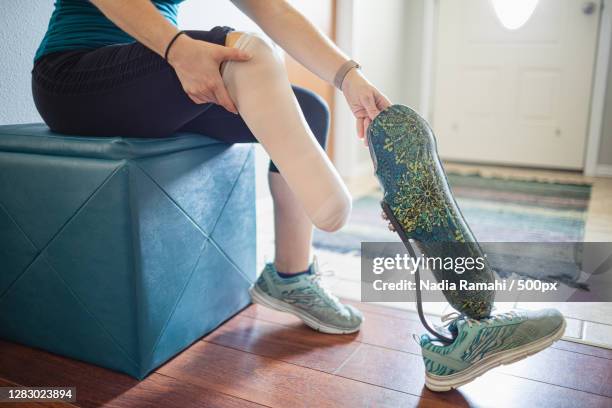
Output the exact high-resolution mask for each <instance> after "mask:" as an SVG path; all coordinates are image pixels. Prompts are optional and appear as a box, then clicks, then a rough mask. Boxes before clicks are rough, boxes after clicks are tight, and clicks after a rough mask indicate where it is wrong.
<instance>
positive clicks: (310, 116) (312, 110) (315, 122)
mask: <svg viewBox="0 0 612 408" xmlns="http://www.w3.org/2000/svg"><path fill="white" fill-rule="evenodd" d="M293 93H294V94H295V97H296V99H297V101H298V103H299V104H300V108H301V109H302V112H303V113H304V117H305V118H306V122H308V126H310V130H312V133H314V135H315V137H316V138H317V141H318V142H319V144H320V145H321V147H322V148H323V149H325V147H326V145H327V133H328V131H329V122H330V112H329V107H328V106H327V102H325V100H324V99H323V98H322V97H320V96H319V95H317V94H316V93H314V92H312V91H310V90H308V89H305V88H301V87H299V86H293Z"/></svg>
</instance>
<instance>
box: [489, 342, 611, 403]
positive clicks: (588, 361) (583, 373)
mask: <svg viewBox="0 0 612 408" xmlns="http://www.w3.org/2000/svg"><path fill="white" fill-rule="evenodd" d="M498 370H499V371H500V372H502V373H508V374H512V375H515V376H519V377H524V378H529V379H533V380H536V381H542V382H546V383H549V384H554V385H559V386H562V387H568V388H573V389H576V390H581V391H586V392H591V393H594V394H599V395H604V396H607V397H612V362H611V361H610V360H608V359H605V358H600V357H593V356H587V355H584V354H578V353H574V352H571V351H566V350H560V349H553V348H549V349H546V350H543V351H541V352H539V353H538V354H535V355H533V356H531V357H529V358H527V359H525V360H522V361H519V362H517V363H514V364H511V365H507V366H502V367H500V368H498Z"/></svg>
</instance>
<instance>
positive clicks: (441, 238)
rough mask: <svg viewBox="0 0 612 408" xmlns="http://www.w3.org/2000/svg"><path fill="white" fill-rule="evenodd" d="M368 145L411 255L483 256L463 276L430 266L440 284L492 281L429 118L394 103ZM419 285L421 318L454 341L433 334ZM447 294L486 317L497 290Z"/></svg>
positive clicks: (392, 218) (390, 214)
mask: <svg viewBox="0 0 612 408" xmlns="http://www.w3.org/2000/svg"><path fill="white" fill-rule="evenodd" d="M368 143H369V148H370V154H371V156H372V160H373V162H374V167H375V173H376V175H377V177H378V180H379V182H380V184H381V186H382V188H383V191H384V196H383V200H382V202H381V205H382V209H383V218H385V219H387V220H389V222H390V229H392V230H394V231H396V232H397V233H398V234H399V236H400V238H401V240H402V241H403V243H404V245H405V246H406V248H407V250H408V252H409V254H410V255H411V256H413V257H415V256H416V253H415V249H418V250H419V251H420V252H421V253H423V254H424V255H425V256H427V257H441V258H448V257H450V258H453V259H458V258H461V257H463V258H467V257H469V258H473V259H476V258H479V257H481V258H482V259H483V260H484V265H485V267H484V268H483V269H481V270H470V271H469V272H466V273H465V274H464V275H460V274H457V273H456V272H455V271H452V270H451V271H449V270H446V269H442V268H434V269H433V270H432V272H433V274H434V276H435V278H436V279H437V280H438V282H440V281H442V280H446V281H448V282H454V283H456V285H457V287H459V280H460V279H469V280H470V282H486V283H490V282H493V271H492V269H491V267H490V266H489V264H488V262H487V261H486V258H485V257H484V253H483V252H482V250H481V248H480V246H479V245H478V243H477V242H476V239H475V238H474V236H473V234H472V232H471V231H470V228H469V227H468V225H467V223H466V222H465V220H464V218H463V216H462V215H461V211H460V210H459V208H458V207H457V203H456V202H455V199H454V198H453V195H452V193H451V191H450V188H449V186H448V182H447V179H446V175H445V173H444V169H443V168H442V165H441V163H440V160H439V158H438V154H437V151H436V141H435V138H434V135H433V132H432V131H431V128H430V127H429V125H428V124H427V122H426V121H425V120H424V119H423V118H421V117H420V116H419V115H418V114H417V113H416V112H414V111H413V110H412V109H410V108H408V107H406V106H402V105H393V106H390V107H389V108H387V109H385V110H384V111H382V112H381V113H380V114H379V115H378V116H377V117H376V118H375V119H374V120H373V121H372V124H371V125H370V127H369V128H368ZM415 279H416V281H417V282H416V283H417V310H418V313H419V317H420V319H421V322H422V323H423V325H424V326H425V328H427V330H429V331H430V332H432V334H434V335H435V336H436V337H437V338H438V339H440V340H441V341H443V342H446V343H448V342H452V341H453V339H450V338H448V337H447V336H444V335H441V334H439V333H437V332H435V331H434V330H433V329H431V327H430V326H429V325H428V324H427V321H426V320H425V318H424V315H423V309H422V304H421V293H420V289H419V286H420V274H419V271H418V270H417V271H416V273H415ZM443 293H444V296H445V297H446V299H447V300H448V302H449V303H450V304H451V306H452V307H453V308H455V309H456V310H457V311H459V312H460V313H462V314H464V315H466V316H467V317H469V318H472V319H482V318H485V317H488V316H489V315H490V312H491V308H492V305H493V298H494V294H495V292H494V291H478V292H467V291H461V290H447V291H444V292H443Z"/></svg>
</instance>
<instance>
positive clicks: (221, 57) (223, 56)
mask: <svg viewBox="0 0 612 408" xmlns="http://www.w3.org/2000/svg"><path fill="white" fill-rule="evenodd" d="M218 47H219V48H218V49H217V62H219V64H221V63H222V62H223V61H248V60H250V59H251V55H250V54H249V53H248V52H245V51H242V50H239V49H238V48H232V47H224V46H222V45H220V46H218Z"/></svg>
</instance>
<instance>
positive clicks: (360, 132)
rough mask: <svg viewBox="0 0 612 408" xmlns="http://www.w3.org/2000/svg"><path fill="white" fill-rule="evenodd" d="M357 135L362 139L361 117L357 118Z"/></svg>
mask: <svg viewBox="0 0 612 408" xmlns="http://www.w3.org/2000/svg"><path fill="white" fill-rule="evenodd" d="M357 137H359V138H360V139H363V120H362V119H361V118H357Z"/></svg>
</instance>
